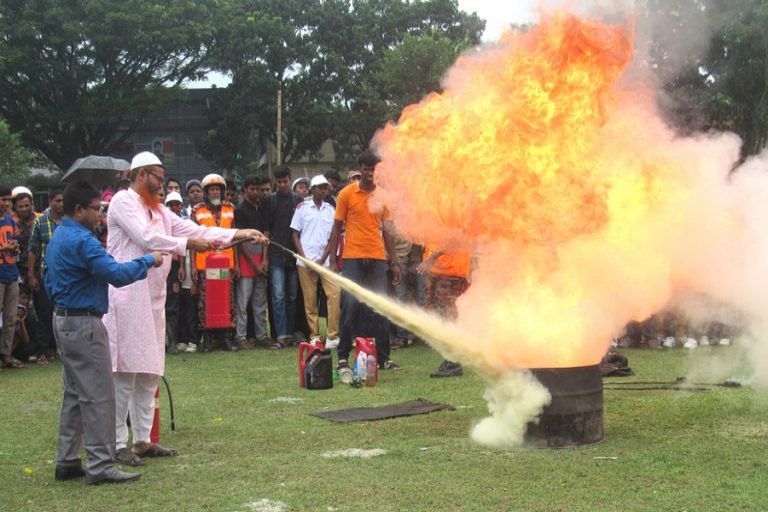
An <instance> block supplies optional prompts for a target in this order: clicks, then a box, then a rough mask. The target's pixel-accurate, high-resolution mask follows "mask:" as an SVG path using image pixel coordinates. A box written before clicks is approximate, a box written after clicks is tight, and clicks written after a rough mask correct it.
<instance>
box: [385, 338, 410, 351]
mask: <svg viewBox="0 0 768 512" xmlns="http://www.w3.org/2000/svg"><path fill="white" fill-rule="evenodd" d="M407 346H408V340H405V339H403V338H392V341H390V342H389V349H390V350H398V349H401V348H405V347H407Z"/></svg>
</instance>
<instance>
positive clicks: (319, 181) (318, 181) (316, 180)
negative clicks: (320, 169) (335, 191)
mask: <svg viewBox="0 0 768 512" xmlns="http://www.w3.org/2000/svg"><path fill="white" fill-rule="evenodd" d="M318 185H328V180H327V179H325V176H323V175H322V174H318V175H317V176H314V177H313V178H312V182H311V183H310V185H309V188H312V187H316V186H318Z"/></svg>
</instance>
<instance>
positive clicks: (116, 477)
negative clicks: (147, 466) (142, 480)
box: [88, 469, 141, 485]
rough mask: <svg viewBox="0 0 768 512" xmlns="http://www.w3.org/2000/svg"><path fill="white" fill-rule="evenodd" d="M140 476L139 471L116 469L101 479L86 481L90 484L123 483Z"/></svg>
mask: <svg viewBox="0 0 768 512" xmlns="http://www.w3.org/2000/svg"><path fill="white" fill-rule="evenodd" d="M140 476H141V473H126V472H125V471H120V470H118V469H116V470H115V472H114V473H112V474H111V475H109V476H106V477H104V478H102V479H101V480H96V481H95V482H88V483H89V484H91V485H101V484H124V483H127V482H130V481H131V480H136V479H137V478H139V477H140Z"/></svg>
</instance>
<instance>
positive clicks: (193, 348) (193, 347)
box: [184, 343, 197, 354]
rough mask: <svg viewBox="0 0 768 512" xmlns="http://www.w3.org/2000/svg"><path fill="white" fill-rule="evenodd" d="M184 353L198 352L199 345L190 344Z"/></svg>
mask: <svg viewBox="0 0 768 512" xmlns="http://www.w3.org/2000/svg"><path fill="white" fill-rule="evenodd" d="M184 352H189V353H190V354H191V353H193V352H197V345H195V344H194V343H190V344H189V345H187V348H185V349H184Z"/></svg>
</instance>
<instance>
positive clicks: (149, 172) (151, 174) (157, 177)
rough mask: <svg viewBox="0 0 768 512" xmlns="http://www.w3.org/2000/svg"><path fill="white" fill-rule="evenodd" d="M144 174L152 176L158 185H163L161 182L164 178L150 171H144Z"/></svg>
mask: <svg viewBox="0 0 768 512" xmlns="http://www.w3.org/2000/svg"><path fill="white" fill-rule="evenodd" d="M145 172H146V173H147V174H148V175H149V176H152V177H153V178H155V179H156V180H157V181H158V182H159V183H160V184H162V183H163V180H164V179H165V178H164V177H162V176H158V175H157V174H155V173H153V172H152V171H145Z"/></svg>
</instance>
